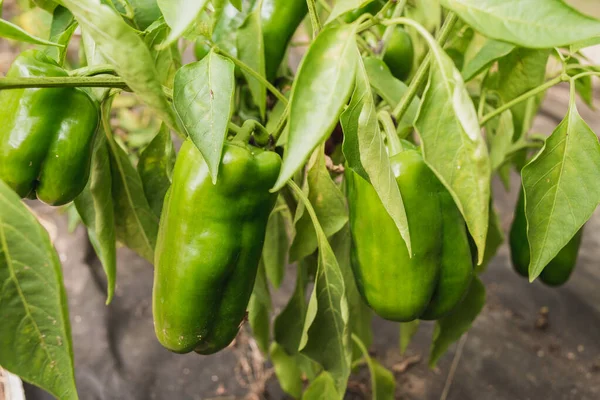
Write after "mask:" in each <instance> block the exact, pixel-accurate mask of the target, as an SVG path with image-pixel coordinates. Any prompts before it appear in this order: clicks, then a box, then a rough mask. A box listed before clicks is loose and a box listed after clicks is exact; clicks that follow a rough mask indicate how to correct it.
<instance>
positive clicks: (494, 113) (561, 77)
mask: <svg viewBox="0 0 600 400" xmlns="http://www.w3.org/2000/svg"><path fill="white" fill-rule="evenodd" d="M569 79H571V78H569V77H568V76H566V75H563V74H561V75H559V76H557V77H556V78H554V79H551V80H549V81H548V82H546V83H544V84H543V85H541V86H538V87H536V88H535V89H531V90H530V91H529V92H526V93H523V94H522V95H520V96H519V97H517V98H515V99H513V100H511V101H509V102H508V103H506V104H503V105H502V106H500V107H498V108H496V109H495V110H494V111H492V112H490V113H489V114H486V115H484V116H483V118H481V120H480V121H479V125H480V126H483V125H485V123H486V122H488V121H489V120H491V119H492V118H494V117H496V116H498V115H500V114H502V113H503V112H504V111H506V110H508V109H511V108H512V107H514V106H516V105H517V104H519V103H521V102H523V101H525V100H527V99H529V98H530V97H533V96H535V95H537V94H539V93H541V92H543V91H545V90H548V89H550V88H551V87H552V86H554V85H557V84H559V83H561V82H566V81H568V80H569Z"/></svg>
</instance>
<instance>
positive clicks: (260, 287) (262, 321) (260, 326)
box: [248, 262, 271, 354]
mask: <svg viewBox="0 0 600 400" xmlns="http://www.w3.org/2000/svg"><path fill="white" fill-rule="evenodd" d="M270 311H271V293H269V284H268V283H267V275H266V273H265V266H264V264H263V263H262V262H261V263H260V264H259V266H258V273H257V274H256V280H255V281H254V289H253V291H252V295H251V296H250V302H249V303H248V322H250V327H251V328H252V333H253V336H254V339H256V343H258V347H259V348H260V350H261V351H262V352H263V353H264V354H268V352H269V340H270V339H271V333H270V332H271V325H270V323H269V322H270V320H269V313H270Z"/></svg>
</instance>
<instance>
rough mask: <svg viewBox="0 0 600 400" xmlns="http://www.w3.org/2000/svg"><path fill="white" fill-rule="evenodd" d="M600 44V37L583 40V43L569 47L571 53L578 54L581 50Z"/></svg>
mask: <svg viewBox="0 0 600 400" xmlns="http://www.w3.org/2000/svg"><path fill="white" fill-rule="evenodd" d="M599 44H600V36H596V37H593V38H590V39H586V40H582V41H581V42H577V43H573V44H572V45H571V46H569V51H570V52H571V53H577V52H578V51H579V50H581V49H585V48H586V47H591V46H596V45H599Z"/></svg>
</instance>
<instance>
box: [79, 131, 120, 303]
mask: <svg viewBox="0 0 600 400" xmlns="http://www.w3.org/2000/svg"><path fill="white" fill-rule="evenodd" d="M100 133H101V134H102V135H103V134H104V133H103V132H100ZM95 146H96V148H95V151H94V154H93V156H92V166H91V172H90V179H89V181H88V184H87V186H86V187H85V189H84V190H83V192H82V193H81V194H80V195H79V196H77V198H76V199H75V207H77V212H78V213H79V215H80V217H81V220H82V221H83V223H84V225H85V226H86V227H87V232H88V238H89V240H90V243H91V244H92V246H93V247H94V250H95V251H96V255H97V256H98V259H99V260H100V262H101V263H102V268H104V273H105V274H106V281H107V285H108V286H107V297H106V304H109V303H110V302H111V301H112V298H113V295H114V292H115V284H116V275H117V246H116V239H115V215H114V210H113V200H112V177H111V173H110V161H109V156H108V147H107V144H106V138H105V137H104V136H99V138H98V139H96V145H95Z"/></svg>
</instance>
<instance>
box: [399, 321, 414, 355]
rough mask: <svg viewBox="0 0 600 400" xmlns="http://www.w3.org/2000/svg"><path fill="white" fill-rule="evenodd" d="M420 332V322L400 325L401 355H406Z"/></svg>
mask: <svg viewBox="0 0 600 400" xmlns="http://www.w3.org/2000/svg"><path fill="white" fill-rule="evenodd" d="M418 330H419V320H418V319H416V320H414V321H411V322H401V323H400V354H404V352H406V349H407V348H408V345H409V344H410V342H411V341H412V339H413V337H414V336H415V335H416V334H417V332H418Z"/></svg>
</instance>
